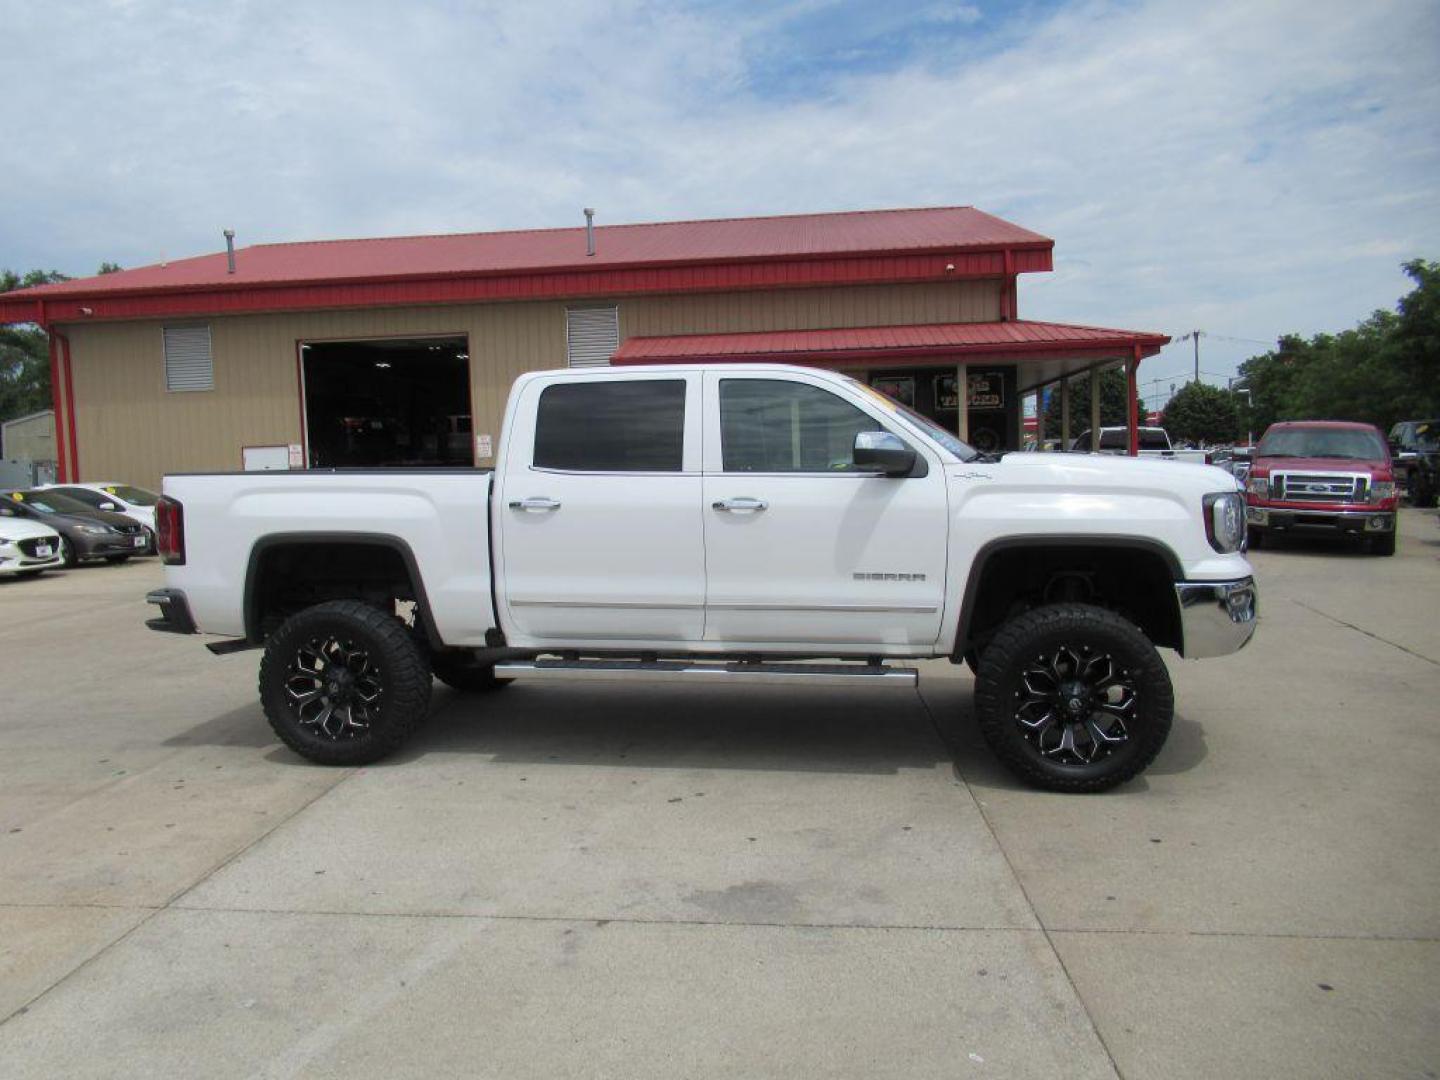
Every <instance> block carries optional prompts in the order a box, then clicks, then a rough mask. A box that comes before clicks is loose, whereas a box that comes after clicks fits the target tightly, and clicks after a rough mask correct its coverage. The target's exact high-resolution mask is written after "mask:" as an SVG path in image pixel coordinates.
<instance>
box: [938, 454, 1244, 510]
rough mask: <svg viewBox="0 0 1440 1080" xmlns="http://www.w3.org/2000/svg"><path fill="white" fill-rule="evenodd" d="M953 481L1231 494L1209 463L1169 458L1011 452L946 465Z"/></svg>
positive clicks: (1229, 484) (1226, 479)
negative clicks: (994, 458) (991, 458)
mask: <svg viewBox="0 0 1440 1080" xmlns="http://www.w3.org/2000/svg"><path fill="white" fill-rule="evenodd" d="M946 472H947V473H948V474H949V475H951V476H955V477H967V478H969V479H974V480H995V481H1000V482H1002V483H1004V484H1005V485H1006V486H1016V487H1036V488H1046V489H1051V490H1054V489H1056V488H1060V489H1064V490H1069V491H1116V490H1119V491H1134V492H1141V491H1149V492H1167V493H1172V494H1177V493H1178V494H1186V495H1194V496H1195V497H1196V498H1197V500H1198V498H1200V497H1201V496H1204V495H1208V494H1210V493H1212V492H1217V491H1235V490H1236V487H1237V485H1236V482H1235V477H1233V476H1231V475H1230V474H1229V473H1227V472H1226V471H1225V470H1224V469H1217V468H1216V467H1215V466H1213V465H1198V464H1191V463H1189V462H1184V461H1175V460H1172V459H1169V458H1158V459H1157V458H1153V457H1152V458H1132V457H1118V456H1115V455H1113V454H1059V453H1043V454H1041V453H1011V454H1006V455H1005V456H1004V457H1002V458H1001V459H1000V460H999V461H998V462H996V463H994V464H991V465H983V464H980V463H978V462H971V463H969V464H964V465H950V466H947V467H946Z"/></svg>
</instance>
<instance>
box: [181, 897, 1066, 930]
mask: <svg viewBox="0 0 1440 1080" xmlns="http://www.w3.org/2000/svg"><path fill="white" fill-rule="evenodd" d="M159 910H168V911H188V912H195V913H200V914H215V915H304V916H315V917H316V918H327V919H328V918H335V917H341V918H356V919H442V920H443V919H449V920H454V921H457V922H462V921H464V920H467V919H473V920H476V921H481V922H533V923H603V924H606V925H609V924H611V923H614V924H618V925H622V926H688V927H701V928H704V927H718V928H721V929H727V928H734V929H737V930H743V929H747V928H748V929H757V930H766V929H768V930H873V931H876V932H879V933H889V932H893V931H900V932H905V931H922V932H934V933H942V934H943V933H960V934H1038V933H1040V928H1039V927H1035V926H947V925H934V926H931V925H927V924H925V923H843V922H835V923H827V922H764V921H758V922H757V921H752V920H743V919H662V918H654V919H646V918H637V917H635V916H633V915H497V914H494V913H484V912H474V911H345V910H343V909H326V908H243V907H206V906H204V905H201V904H172V905H169V906H168V907H167V908H164V909H157V911H159Z"/></svg>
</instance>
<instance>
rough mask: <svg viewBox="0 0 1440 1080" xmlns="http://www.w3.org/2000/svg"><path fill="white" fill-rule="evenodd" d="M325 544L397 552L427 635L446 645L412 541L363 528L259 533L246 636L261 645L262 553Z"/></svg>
mask: <svg viewBox="0 0 1440 1080" xmlns="http://www.w3.org/2000/svg"><path fill="white" fill-rule="evenodd" d="M287 544H289V545H306V546H323V545H325V544H354V545H363V546H366V547H382V548H387V549H389V550H390V551H393V552H395V553H396V554H397V555H399V556H400V561H401V562H402V563H403V564H404V566H405V572H406V573H407V574H408V575H409V576H410V585H411V587H412V588H413V589H414V591H415V614H416V617H417V618H418V619H419V621H420V626H421V628H422V629H424V631H425V638H426V640H427V641H429V643H430V645H431V647H432V648H436V649H440V648H444V646H445V643H444V642H443V641H442V640H441V639H440V631H439V629H438V628H437V627H436V625H435V617H434V615H433V614H431V611H430V599H429V597H428V595H427V594H426V592H425V579H424V577H422V576H421V574H420V564H419V562H418V561H417V560H416V558H415V552H414V551H413V550H411V548H410V544H409V543H408V542H407V541H405V540H403V539H401V538H400V537H398V536H394V535H392V534H390V533H362V532H282V533H268V534H266V535H265V536H262V537H260V538H259V539H257V540H256V541H255V543H254V544H253V545H252V546H251V548H250V557H249V559H248V560H247V561H246V565H245V593H244V601H243V603H244V619H245V639H246V640H247V641H249V642H250V643H251V644H255V645H258V644H260V643H261V641H262V640H263V639H262V638H261V635H260V613H259V611H257V610H256V592H257V589H258V586H259V569H260V559H261V557H262V556H263V555H264V554H265V553H266V552H267V551H269V550H270V549H271V548H276V547H282V546H284V545H287Z"/></svg>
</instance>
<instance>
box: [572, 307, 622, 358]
mask: <svg viewBox="0 0 1440 1080" xmlns="http://www.w3.org/2000/svg"><path fill="white" fill-rule="evenodd" d="M619 347H620V311H619V309H618V308H615V307H573V308H566V309H565V362H566V363H568V364H569V365H570V366H571V367H607V366H608V365H609V363H610V357H612V356H614V355H615V350H616V349H618V348H619Z"/></svg>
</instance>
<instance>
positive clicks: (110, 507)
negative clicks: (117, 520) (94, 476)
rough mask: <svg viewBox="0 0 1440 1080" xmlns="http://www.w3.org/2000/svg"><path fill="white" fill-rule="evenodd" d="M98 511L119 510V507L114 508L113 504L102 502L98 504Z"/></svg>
mask: <svg viewBox="0 0 1440 1080" xmlns="http://www.w3.org/2000/svg"><path fill="white" fill-rule="evenodd" d="M100 509H101V510H119V509H120V507H118V506H116V505H115V504H114V503H113V502H102V503H101V504H100Z"/></svg>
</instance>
